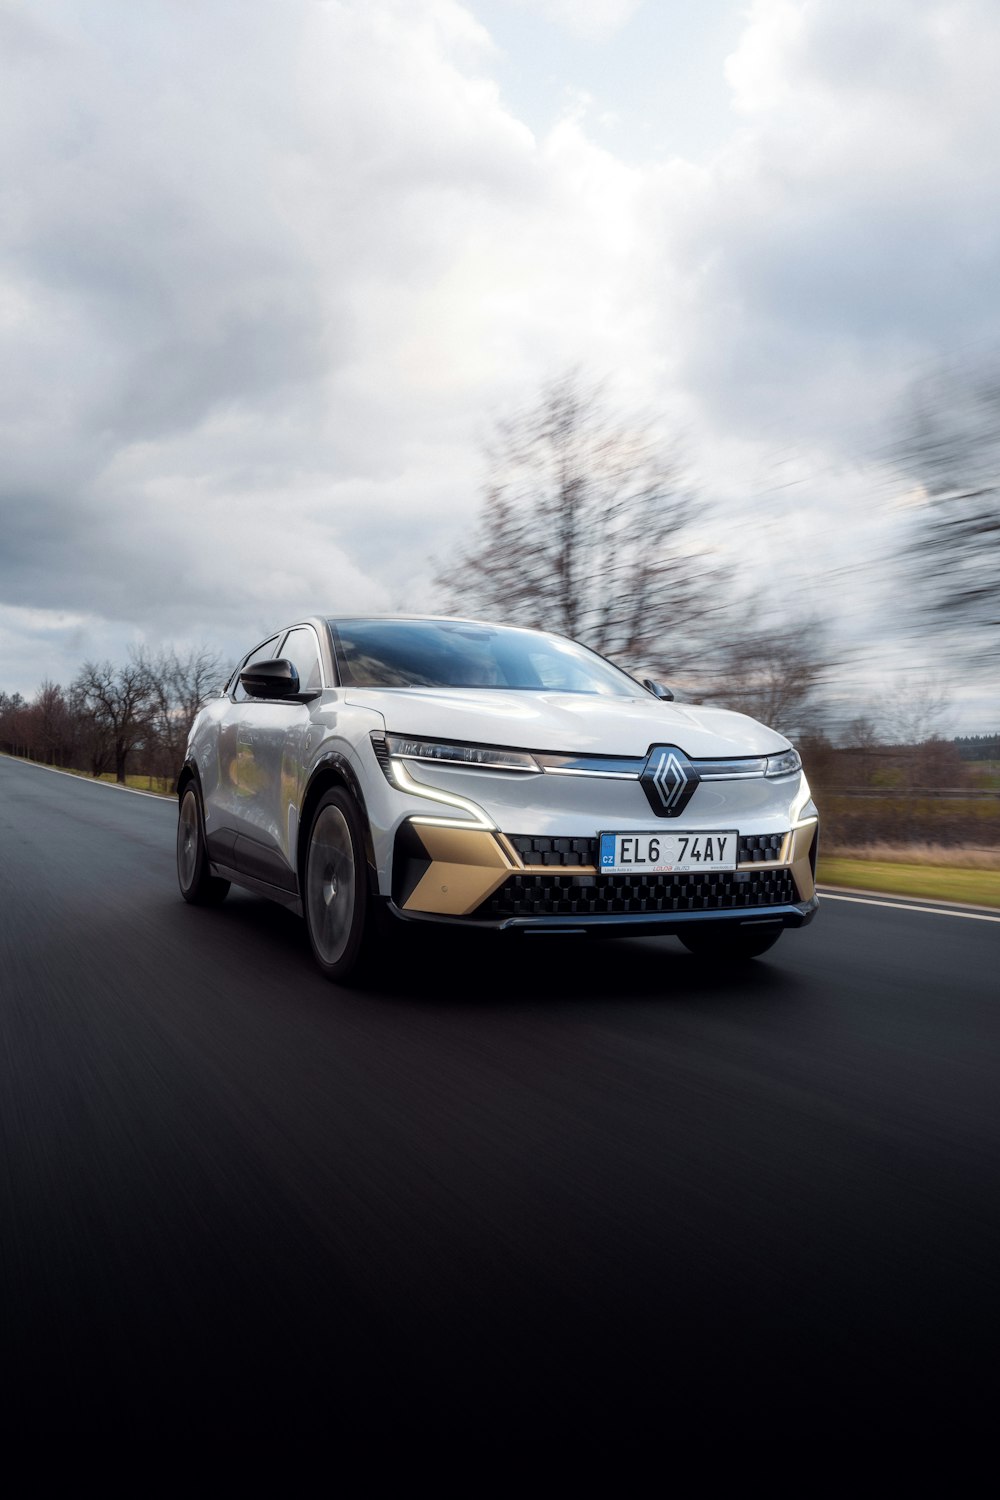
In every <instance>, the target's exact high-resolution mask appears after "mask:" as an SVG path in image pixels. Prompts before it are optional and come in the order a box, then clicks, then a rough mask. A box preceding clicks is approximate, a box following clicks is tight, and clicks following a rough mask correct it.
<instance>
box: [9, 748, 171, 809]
mask: <svg viewBox="0 0 1000 1500" xmlns="http://www.w3.org/2000/svg"><path fill="white" fill-rule="evenodd" d="M0 753H3V752H0ZM7 758H8V759H9V760H20V761H25V762H26V763H27V764H28V765H31V766H43V767H44V768H45V770H46V771H62V773H63V775H64V776H79V777H80V779H81V781H106V782H108V783H109V785H111V786H117V785H118V784H119V783H118V782H117V781H116V779H115V773H114V772H113V771H105V772H104V774H103V775H101V776H91V774H90V772H89V771H77V770H74V768H73V767H72V766H52V765H49V763H48V761H44V760H29V759H28V757H27V756H24V755H11V756H8V757H7ZM125 785H126V786H130V787H132V789H133V791H136V792H151V793H152V794H153V796H154V797H170V798H173V795H174V783H173V781H171V779H170V777H169V776H126V777H125Z"/></svg>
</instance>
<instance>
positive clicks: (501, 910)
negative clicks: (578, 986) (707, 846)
mask: <svg viewBox="0 0 1000 1500" xmlns="http://www.w3.org/2000/svg"><path fill="white" fill-rule="evenodd" d="M797 900H798V895H797V893H796V890H795V886H794V884H793V882H792V877H791V874H790V872H789V871H788V870H787V869H781V870H759V871H758V870H747V871H744V872H740V871H737V872H736V873H734V874H727V873H721V872H720V873H717V874H712V873H707V874H697V875H661V876H658V877H650V878H649V879H643V878H642V877H639V876H635V875H512V876H510V878H509V879H508V880H506V881H505V882H504V884H503V885H502V886H501V887H500V889H499V890H498V891H496V892H495V893H494V894H493V895H492V896H491V897H490V898H489V900H488V901H484V902H483V904H482V906H481V907H480V908H479V909H478V911H477V912H476V913H475V915H476V916H477V917H479V918H481V919H483V920H487V919H489V918H497V917H555V916H615V915H620V914H627V915H630V916H634V915H641V914H642V913H643V912H648V913H649V914H650V915H657V914H659V913H668V912H674V911H677V912H683V911H743V910H745V909H747V908H750V907H758V906H781V905H789V904H791V903H792V902H795V901H797Z"/></svg>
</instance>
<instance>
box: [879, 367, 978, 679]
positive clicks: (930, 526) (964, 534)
mask: <svg viewBox="0 0 1000 1500" xmlns="http://www.w3.org/2000/svg"><path fill="white" fill-rule="evenodd" d="M900 456H901V458H902V462H903V465H904V468H905V469H906V471H907V473H908V474H909V475H910V476H911V477H912V478H913V479H914V480H915V481H916V483H917V484H918V486H919V494H920V497H921V501H920V505H919V510H918V513H917V517H916V524H915V527H914V531H913V534H912V537H911V540H910V544H909V546H908V548H907V550H906V552H905V554H904V561H905V564H906V567H907V570H908V573H909V575H910V580H911V582H912V584H913V585H915V593H914V595H913V601H914V604H915V606H916V609H917V612H918V616H919V619H920V620H921V622H922V623H923V624H924V626H925V627H926V623H927V622H928V620H930V621H931V622H932V623H933V624H934V625H935V626H936V627H937V628H938V629H941V628H944V629H946V630H951V631H954V633H955V634H956V636H958V637H959V644H960V646H961V647H962V649H963V655H964V656H965V657H966V658H967V659H969V660H971V661H978V662H980V663H985V664H992V665H994V666H995V662H996V658H997V656H998V655H1000V365H998V361H997V358H996V356H993V357H992V358H991V359H990V360H989V361H988V362H986V363H984V362H982V361H980V362H972V363H971V364H970V365H968V366H966V367H965V368H962V369H958V368H950V369H948V370H946V371H944V372H940V373H937V374H935V375H934V376H931V377H925V378H924V379H923V380H921V382H920V383H919V384H918V386H917V387H916V389H915V390H914V392H913V393H912V401H911V411H910V415H909V418H908V420H907V431H906V435H905V437H904V438H903V440H902V441H901V443H900Z"/></svg>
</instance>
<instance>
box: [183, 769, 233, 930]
mask: <svg viewBox="0 0 1000 1500" xmlns="http://www.w3.org/2000/svg"><path fill="white" fill-rule="evenodd" d="M177 884H178V885H179V886H180V888H181V895H182V896H183V897H184V900H185V901H190V903H191V905H192V906H219V905H221V903H222V902H223V901H225V899H226V897H227V896H228V895H229V881H228V880H220V879H219V878H218V876H215V875H213V874H212V873H211V871H210V869H209V864H208V851H207V850H206V848H205V827H204V823H203V820H202V816H201V798H200V796H199V795H198V788H197V786H196V784H195V783H194V782H193V781H189V782H188V784H187V786H186V787H185V788H184V790H183V792H182V793H181V800H180V805H179V806H178V809H177Z"/></svg>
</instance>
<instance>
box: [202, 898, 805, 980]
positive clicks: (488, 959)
mask: <svg viewBox="0 0 1000 1500" xmlns="http://www.w3.org/2000/svg"><path fill="white" fill-rule="evenodd" d="M211 916H212V920H213V922H215V921H218V919H220V918H222V919H224V924H225V930H226V934H227V938H228V940H229V941H231V940H232V939H233V938H234V937H237V936H238V942H239V946H240V950H241V952H242V953H243V954H244V955H246V954H248V953H249V954H250V956H251V958H252V960H253V961H254V964H255V967H256V966H257V965H258V963H259V964H260V965H261V966H262V967H263V968H264V969H265V970H271V969H272V968H273V966H274V965H276V964H277V965H280V966H281V968H282V971H283V973H284V976H285V979H286V980H287V978H288V964H289V962H290V961H292V962H294V967H295V972H296V983H297V984H305V985H307V986H308V988H309V991H310V993H311V994H315V995H317V996H320V997H322V998H324V999H325V998H326V997H327V996H328V995H337V996H340V997H342V998H347V997H349V996H354V997H357V998H362V997H363V998H365V999H366V1000H369V1001H372V1000H377V1001H380V1002H382V1003H384V1004H400V1003H403V1004H407V1005H413V1004H417V1005H433V1006H434V1007H435V1008H440V1007H442V1006H444V1007H450V1006H456V1007H468V1006H470V1005H472V1006H476V1007H477V1008H478V1007H482V1006H484V1005H487V1006H488V1005H494V1004H495V1005H500V1006H503V1007H507V1008H516V1007H517V1006H518V1005H519V1003H521V1002H529V1003H531V1004H532V1005H537V1004H538V1002H539V1001H544V1002H547V1003H558V1002H566V1001H580V1000H587V1001H602V1002H603V1001H616V1000H623V999H627V1000H630V1001H636V1000H651V1001H655V1002H657V1003H664V1002H669V1001H679V1000H693V999H698V1000H702V1001H706V1000H712V999H730V1000H731V999H735V998H738V999H740V1000H742V1001H743V1002H746V1001H747V1000H751V999H764V998H767V999H770V1000H774V999H776V998H779V997H780V998H782V999H786V998H792V997H794V996H795V995H796V994H798V993H800V992H801V982H800V979H799V977H798V976H797V974H796V973H794V972H792V971H790V970H789V968H788V967H787V965H785V964H783V962H782V957H783V944H784V943H789V944H790V943H794V942H795V941H796V940H797V939H798V936H799V935H798V934H796V933H792V934H786V935H785V936H784V937H783V939H782V940H781V942H779V944H778V945H777V946H776V947H775V948H774V949H772V950H771V951H770V952H768V953H767V954H765V955H763V956H762V957H760V958H756V959H751V960H749V961H744V962H741V963H713V962H711V961H710V960H708V959H706V958H704V957H702V956H697V957H696V956H695V955H693V954H690V953H688V952H687V950H686V949H685V948H684V947H683V946H682V945H681V943H680V941H679V940H678V939H676V938H671V937H641V938H638V937H636V938H617V939H609V938H597V937H594V936H592V935H581V934H551V935H550V934H545V935H542V934H526V933H496V932H488V931H487V932H463V931H460V930H457V929H456V928H454V927H445V926H440V927H438V926H433V925H430V924H428V925H423V924H417V923H402V922H399V923H394V924H393V925H392V927H391V928H390V931H389V935H388V938H387V941H386V943H385V945H384V947H383V948H382V949H381V950H380V952H379V954H378V961H377V964H376V966H375V967H374V969H373V970H372V971H371V972H370V973H369V974H367V975H365V976H364V977H362V978H360V979H358V980H357V981H355V982H353V983H351V984H350V985H333V984H330V983H329V981H327V980H325V979H324V978H323V977H322V975H321V974H319V972H318V971H317V969H316V967H315V965H314V963H313V959H312V953H311V951H310V948H309V939H308V936H307V934H306V929H305V924H304V922H303V921H302V919H301V918H300V917H298V916H296V915H295V914H294V913H293V912H291V911H289V910H288V909H287V908H285V907H282V906H279V905H276V904H275V903H273V902H270V901H266V900H261V899H259V898H257V897H254V896H251V895H249V894H248V893H244V892H239V893H234V896H233V898H231V899H230V900H229V901H227V902H226V904H225V906H224V907H223V908H221V910H220V911H219V912H213V913H211ZM220 926H221V924H220ZM227 946H228V943H227Z"/></svg>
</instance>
